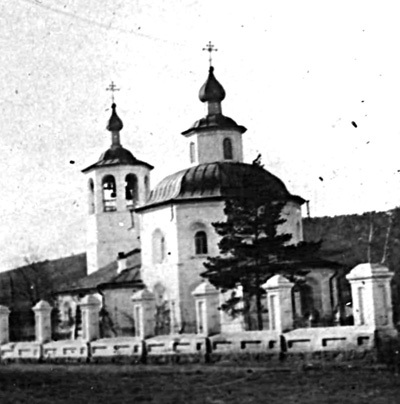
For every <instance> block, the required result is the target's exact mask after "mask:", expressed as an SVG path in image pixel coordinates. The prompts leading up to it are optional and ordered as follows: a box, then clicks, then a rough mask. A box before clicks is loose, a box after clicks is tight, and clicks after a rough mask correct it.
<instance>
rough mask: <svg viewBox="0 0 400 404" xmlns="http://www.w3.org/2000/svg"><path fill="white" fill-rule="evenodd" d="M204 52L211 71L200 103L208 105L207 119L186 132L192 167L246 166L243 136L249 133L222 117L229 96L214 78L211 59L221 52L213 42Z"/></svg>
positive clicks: (201, 91) (200, 96)
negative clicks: (226, 96)
mask: <svg viewBox="0 0 400 404" xmlns="http://www.w3.org/2000/svg"><path fill="white" fill-rule="evenodd" d="M203 50H206V51H208V52H209V54H210V57H209V62H210V68H209V71H208V77H207V80H206V82H205V83H204V84H203V85H202V87H201V88H200V91H199V99H200V101H201V102H203V103H205V104H206V105H207V115H206V116H205V117H204V118H202V119H200V120H198V121H196V122H195V123H194V124H193V125H192V127H191V128H189V129H187V130H185V131H184V132H182V135H183V136H185V137H186V138H187V142H188V155H189V160H190V164H192V165H198V164H202V163H214V162H216V161H232V162H243V144H242V134H243V133H244V132H246V130H247V129H246V128H245V127H244V126H240V125H238V124H237V123H236V122H235V121H234V120H233V119H231V118H229V117H227V116H224V115H222V107H221V103H222V101H223V100H224V99H225V95H226V94H225V90H224V88H223V87H222V85H221V84H220V83H219V82H218V80H217V79H216V78H215V76H214V67H213V65H212V58H211V55H212V52H215V51H216V50H217V49H215V48H214V45H213V44H212V43H211V42H209V43H208V44H207V46H206V47H205V48H204V49H203Z"/></svg>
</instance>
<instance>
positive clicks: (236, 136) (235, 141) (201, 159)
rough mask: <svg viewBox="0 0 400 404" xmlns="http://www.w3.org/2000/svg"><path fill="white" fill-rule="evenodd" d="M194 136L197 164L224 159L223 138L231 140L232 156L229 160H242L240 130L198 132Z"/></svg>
mask: <svg viewBox="0 0 400 404" xmlns="http://www.w3.org/2000/svg"><path fill="white" fill-rule="evenodd" d="M196 136H197V148H196V150H197V158H198V164H202V163H213V162H215V161H224V160H225V159H224V151H223V141H224V139H225V138H228V139H230V140H231V142H232V155H233V158H232V160H229V161H237V162H242V161H243V144H242V134H241V133H240V132H236V131H234V130H215V131H208V132H200V133H198V134H196ZM191 138H193V136H192V137H191ZM191 138H190V139H191Z"/></svg>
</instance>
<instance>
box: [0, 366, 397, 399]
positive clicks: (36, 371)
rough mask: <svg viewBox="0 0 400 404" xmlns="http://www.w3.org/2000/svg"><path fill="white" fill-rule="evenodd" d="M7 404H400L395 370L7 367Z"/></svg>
mask: <svg viewBox="0 0 400 404" xmlns="http://www.w3.org/2000/svg"><path fill="white" fill-rule="evenodd" d="M0 403H1V404H7V403H10V404H11V403H12V404H18V403H30V404H31V403H34V404H36V403H46V404H47V403H52V404H58V403H74V404H80V403H85V404H90V403H96V404H97V403H107V404H112V403H163V404H167V403H171V404H172V403H173V404H177V403H193V404H200V403H206V404H223V403H229V404H235V403H240V404H246V403H268V404H270V403H284V404H286V403H309V404H317V403H318V404H320V403H346V404H348V403H349V404H352V403H357V404H360V403H368V404H374V403H382V404H383V403H384V404H388V403H393V404H394V403H396V404H397V403H400V376H399V375H395V374H394V373H392V372H389V371H387V370H366V369H364V370H363V369H346V368H343V369H339V370H338V369H336V370H333V369H331V370H326V369H325V370H322V369H319V370H318V369H314V370H291V369H280V370H276V371H272V370H268V369H260V368H232V367H217V366H206V365H203V366H189V365H187V366H158V367H157V366H143V365H141V366H137V365H136V366H128V365H112V364H110V365H105V364H103V365H49V364H40V365H38V364H35V365H33V364H32V365H16V364H13V365H1V366H0Z"/></svg>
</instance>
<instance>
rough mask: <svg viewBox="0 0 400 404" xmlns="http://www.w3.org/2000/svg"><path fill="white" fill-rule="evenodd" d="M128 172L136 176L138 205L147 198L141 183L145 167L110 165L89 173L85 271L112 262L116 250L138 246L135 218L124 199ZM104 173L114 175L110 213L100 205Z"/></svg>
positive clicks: (136, 219) (125, 249)
mask: <svg viewBox="0 0 400 404" xmlns="http://www.w3.org/2000/svg"><path fill="white" fill-rule="evenodd" d="M128 174H134V175H136V177H137V179H138V202H137V205H138V206H139V205H141V204H143V203H144V202H145V200H146V198H147V192H148V191H147V190H146V186H145V177H148V174H149V169H148V168H147V167H145V166H129V165H121V166H111V167H104V168H96V170H94V171H92V172H90V174H89V178H90V179H92V180H93V183H94V213H92V214H89V215H88V218H87V262H88V274H91V273H93V272H95V271H96V270H98V269H100V268H102V267H104V266H105V265H107V264H108V263H110V262H111V261H114V260H115V259H116V257H117V254H118V253H119V252H127V251H130V250H133V249H134V248H138V247H140V241H139V226H138V217H137V215H136V214H135V213H133V212H130V211H129V209H128V207H127V201H126V199H125V178H126V176H127V175H128ZM106 175H113V176H114V178H115V182H116V191H117V195H116V210H115V211H110V212H105V211H104V205H103V189H102V180H103V178H104V177H105V176H106ZM88 181H89V179H88ZM88 192H90V191H89V190H88Z"/></svg>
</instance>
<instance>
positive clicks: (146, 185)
mask: <svg viewBox="0 0 400 404" xmlns="http://www.w3.org/2000/svg"><path fill="white" fill-rule="evenodd" d="M144 191H145V199H146V200H147V198H148V197H149V193H150V181H149V177H148V176H147V175H146V176H145V177H144Z"/></svg>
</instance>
